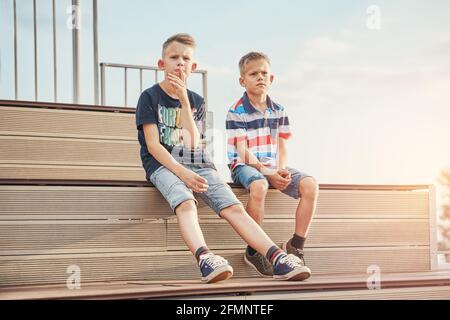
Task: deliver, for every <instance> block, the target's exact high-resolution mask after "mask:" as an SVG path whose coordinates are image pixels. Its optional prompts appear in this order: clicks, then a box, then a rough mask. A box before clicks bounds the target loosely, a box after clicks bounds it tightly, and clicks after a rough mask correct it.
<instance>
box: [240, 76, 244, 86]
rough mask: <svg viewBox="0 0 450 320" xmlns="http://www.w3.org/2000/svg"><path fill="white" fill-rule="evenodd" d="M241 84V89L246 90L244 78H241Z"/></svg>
mask: <svg viewBox="0 0 450 320" xmlns="http://www.w3.org/2000/svg"><path fill="white" fill-rule="evenodd" d="M239 84H240V85H241V87H244V88H245V82H244V78H242V77H239Z"/></svg>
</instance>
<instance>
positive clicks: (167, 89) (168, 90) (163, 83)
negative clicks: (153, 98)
mask: <svg viewBox="0 0 450 320" xmlns="http://www.w3.org/2000/svg"><path fill="white" fill-rule="evenodd" d="M159 86H160V87H161V89H162V90H163V91H164V92H165V93H166V94H167V95H168V96H169V97H171V98H173V99H177V100H178V96H177V94H176V91H175V88H174V87H173V86H171V85H170V83H169V81H167V80H166V79H164V80H163V81H161V82H160V83H159Z"/></svg>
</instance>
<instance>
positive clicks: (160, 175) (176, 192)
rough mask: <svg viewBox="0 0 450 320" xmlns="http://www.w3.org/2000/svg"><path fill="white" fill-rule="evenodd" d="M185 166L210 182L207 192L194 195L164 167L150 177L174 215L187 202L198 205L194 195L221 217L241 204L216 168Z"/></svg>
mask: <svg viewBox="0 0 450 320" xmlns="http://www.w3.org/2000/svg"><path fill="white" fill-rule="evenodd" d="M183 166H185V167H186V168H187V169H189V170H192V171H194V172H195V173H197V174H198V175H200V176H202V177H203V178H205V179H206V180H208V189H207V190H206V192H202V193H193V192H192V190H191V189H189V188H188V187H187V186H186V185H185V184H184V182H183V181H181V180H180V178H178V177H177V176H176V175H175V174H174V173H172V172H171V171H170V170H169V169H167V168H166V167H164V166H161V167H159V168H158V169H157V170H156V171H155V172H153V173H152V174H151V176H150V182H151V183H152V184H153V185H154V186H155V187H156V188H157V189H158V190H159V192H161V194H162V195H163V197H164V198H165V199H166V200H167V202H168V203H169V205H170V207H171V208H172V210H173V212H174V213H175V209H176V208H177V207H178V206H179V205H180V204H181V203H183V202H184V201H186V200H194V201H195V203H196V204H197V200H196V199H195V197H194V194H195V196H197V197H199V198H201V199H202V200H203V201H204V202H205V203H206V204H207V205H208V206H209V207H210V208H211V209H213V210H214V212H215V213H217V214H219V216H220V211H222V210H223V209H225V208H227V207H229V206H232V205H234V204H241V202H240V201H239V200H238V198H237V197H236V195H235V194H234V193H233V191H232V190H231V188H230V186H229V185H228V184H227V183H225V182H224V181H223V180H222V178H221V177H220V175H219V174H218V172H217V171H216V170H215V169H214V168H211V167H202V166H198V165H191V164H183Z"/></svg>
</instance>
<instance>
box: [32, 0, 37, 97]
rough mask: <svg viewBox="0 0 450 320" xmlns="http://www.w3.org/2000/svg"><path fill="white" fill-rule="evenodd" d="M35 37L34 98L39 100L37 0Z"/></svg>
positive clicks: (34, 0) (34, 5) (34, 6)
mask: <svg viewBox="0 0 450 320" xmlns="http://www.w3.org/2000/svg"><path fill="white" fill-rule="evenodd" d="M33 31H34V32H33V38H34V100H35V101H37V100H38V65H37V60H38V59H37V21H36V0H33Z"/></svg>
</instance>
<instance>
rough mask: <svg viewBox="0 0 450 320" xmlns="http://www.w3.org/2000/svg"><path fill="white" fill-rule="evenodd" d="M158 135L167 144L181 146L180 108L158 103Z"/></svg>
mask: <svg viewBox="0 0 450 320" xmlns="http://www.w3.org/2000/svg"><path fill="white" fill-rule="evenodd" d="M158 122H159V126H158V127H159V137H160V141H161V143H163V144H165V145H168V146H181V145H182V144H183V139H182V135H181V108H167V107H165V106H162V105H160V104H158Z"/></svg>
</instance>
